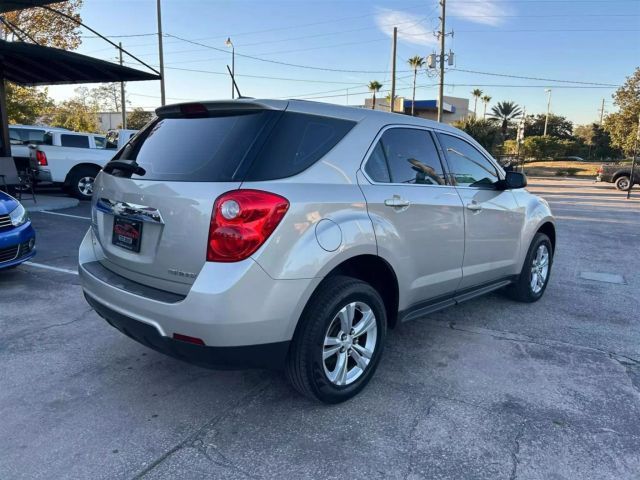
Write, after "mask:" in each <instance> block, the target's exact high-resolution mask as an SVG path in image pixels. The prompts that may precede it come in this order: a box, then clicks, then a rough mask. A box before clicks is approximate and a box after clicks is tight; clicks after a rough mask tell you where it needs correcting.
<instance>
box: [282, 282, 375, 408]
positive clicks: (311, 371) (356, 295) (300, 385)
mask: <svg viewBox="0 0 640 480" xmlns="http://www.w3.org/2000/svg"><path fill="white" fill-rule="evenodd" d="M352 302H363V303H364V304H366V305H367V306H368V307H369V308H370V309H371V311H372V312H373V314H374V315H375V321H376V327H377V335H376V339H375V347H374V349H373V354H372V355H371V359H370V361H369V364H368V365H367V366H366V367H365V368H364V369H363V371H362V373H361V374H360V376H359V377H358V378H356V379H355V380H354V381H353V382H352V383H349V384H347V385H343V386H338V385H336V384H335V383H333V382H331V380H329V378H328V377H327V374H326V373H325V363H324V362H325V360H324V359H323V351H324V348H325V347H324V339H325V335H327V332H328V330H329V328H330V327H331V325H332V322H333V320H334V319H335V318H336V316H337V314H338V312H340V310H341V309H342V308H343V307H345V306H346V305H348V304H350V303H352ZM356 315H357V314H356ZM356 324H357V323H356ZM386 331H387V315H386V310H385V307H384V302H383V300H382V298H381V297H380V294H379V293H378V292H377V291H376V290H375V289H374V288H373V287H372V286H371V285H369V284H368V283H365V282H362V281H360V280H358V279H355V278H351V277H345V276H333V277H329V278H327V279H325V280H324V282H323V283H322V284H321V285H320V287H318V290H317V291H316V292H315V293H314V294H313V296H312V297H311V299H310V300H309V302H308V303H307V306H306V307H305V309H304V312H303V313H302V316H301V317H300V322H299V324H298V328H297V330H296V333H295V335H294V337H293V341H292V342H291V348H290V350H289V356H288V358H287V365H286V374H287V377H288V379H289V381H290V382H291V384H292V385H293V387H294V388H295V389H296V390H297V391H298V392H300V393H301V394H303V395H305V396H306V397H308V398H311V399H314V400H319V401H320V402H323V403H340V402H344V401H345V400H348V399H350V398H351V397H353V396H355V395H357V394H358V393H359V392H360V391H361V390H362V389H363V388H364V387H365V386H366V385H367V383H369V380H371V377H372V376H373V374H374V373H375V371H376V368H377V366H378V363H379V362H380V358H381V356H382V351H383V348H384V343H385V338H386ZM372 338H373V337H372ZM354 349H355V347H354ZM349 361H353V360H349Z"/></svg>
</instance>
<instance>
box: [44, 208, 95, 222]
mask: <svg viewBox="0 0 640 480" xmlns="http://www.w3.org/2000/svg"><path fill="white" fill-rule="evenodd" d="M35 213H48V214H49V215H60V216H61V217H70V218H80V219H82V220H91V217H82V216H80V215H70V214H68V213H58V212H49V211H48V210H40V211H39V212H35Z"/></svg>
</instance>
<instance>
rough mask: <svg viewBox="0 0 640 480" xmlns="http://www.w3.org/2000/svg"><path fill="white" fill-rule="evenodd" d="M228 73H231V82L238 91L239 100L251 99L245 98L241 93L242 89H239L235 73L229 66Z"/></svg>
mask: <svg viewBox="0 0 640 480" xmlns="http://www.w3.org/2000/svg"><path fill="white" fill-rule="evenodd" d="M227 71H228V72H229V75H231V81H232V82H233V87H234V88H235V89H236V93H237V94H238V98H251V97H243V96H242V94H241V93H240V89H239V88H238V84H237V83H236V79H235V77H234V75H233V72H231V69H230V68H229V65H227Z"/></svg>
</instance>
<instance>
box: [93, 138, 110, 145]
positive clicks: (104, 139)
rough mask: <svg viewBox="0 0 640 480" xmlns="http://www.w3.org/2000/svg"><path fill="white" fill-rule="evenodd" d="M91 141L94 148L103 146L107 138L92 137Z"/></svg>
mask: <svg viewBox="0 0 640 480" xmlns="http://www.w3.org/2000/svg"><path fill="white" fill-rule="evenodd" d="M93 141H94V142H95V144H96V148H105V146H106V144H107V139H106V138H104V137H93Z"/></svg>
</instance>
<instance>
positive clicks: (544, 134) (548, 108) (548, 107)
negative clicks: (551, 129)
mask: <svg viewBox="0 0 640 480" xmlns="http://www.w3.org/2000/svg"><path fill="white" fill-rule="evenodd" d="M545 92H547V93H548V94H549V96H548V98H547V116H546V117H545V119H544V133H543V134H542V136H543V137H546V136H547V125H549V112H550V111H551V89H550V88H547V89H546V90H545Z"/></svg>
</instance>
